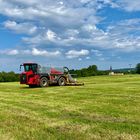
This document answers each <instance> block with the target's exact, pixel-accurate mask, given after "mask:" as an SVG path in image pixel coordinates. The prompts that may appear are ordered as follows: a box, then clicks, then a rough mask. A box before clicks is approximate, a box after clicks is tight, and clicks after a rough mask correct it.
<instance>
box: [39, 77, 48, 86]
mask: <svg viewBox="0 0 140 140" xmlns="http://www.w3.org/2000/svg"><path fill="white" fill-rule="evenodd" d="M40 86H41V87H48V86H49V81H48V79H47V78H46V77H42V78H41V79H40Z"/></svg>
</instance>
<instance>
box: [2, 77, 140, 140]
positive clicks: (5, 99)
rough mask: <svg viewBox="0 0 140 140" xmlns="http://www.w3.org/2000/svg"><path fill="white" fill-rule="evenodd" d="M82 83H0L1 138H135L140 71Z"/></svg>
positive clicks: (139, 132) (139, 123) (139, 131)
mask: <svg viewBox="0 0 140 140" xmlns="http://www.w3.org/2000/svg"><path fill="white" fill-rule="evenodd" d="M79 80H80V81H84V82H85V86H79V87H74V86H73V87H70V86H65V87H57V86H55V87H48V88H28V86H26V85H25V86H21V85H19V83H0V140H16V139H17V140H90V139H92V140H94V139H95V140H139V139H140V76H139V75H133V76H132V75H127V76H99V77H98V76H97V77H89V78H81V79H79Z"/></svg>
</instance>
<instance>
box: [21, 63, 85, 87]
mask: <svg viewBox="0 0 140 140" xmlns="http://www.w3.org/2000/svg"><path fill="white" fill-rule="evenodd" d="M21 67H23V68H24V72H22V73H21V74H20V84H26V85H29V87H35V86H41V87H47V86H49V85H51V84H58V85H59V86H65V85H83V84H82V83H81V84H80V83H77V82H76V80H75V79H73V78H72V76H71V74H69V69H68V68H67V67H64V68H63V69H60V68H59V70H58V69H55V68H47V67H41V66H40V65H38V64H37V63H24V64H22V65H20V69H21Z"/></svg>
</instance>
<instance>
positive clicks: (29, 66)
mask: <svg viewBox="0 0 140 140" xmlns="http://www.w3.org/2000/svg"><path fill="white" fill-rule="evenodd" d="M22 67H23V68H24V72H25V73H28V72H32V73H37V72H38V64H36V63H24V64H22V65H20V70H21V68H22Z"/></svg>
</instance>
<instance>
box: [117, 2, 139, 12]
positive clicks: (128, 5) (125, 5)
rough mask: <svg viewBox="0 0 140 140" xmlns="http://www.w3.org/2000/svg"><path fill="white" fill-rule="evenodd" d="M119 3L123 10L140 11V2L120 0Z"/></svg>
mask: <svg viewBox="0 0 140 140" xmlns="http://www.w3.org/2000/svg"><path fill="white" fill-rule="evenodd" d="M117 3H118V5H120V7H121V8H122V9H125V10H126V11H129V12H132V11H140V1H139V0H123V1H122V0H118V1H117Z"/></svg>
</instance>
